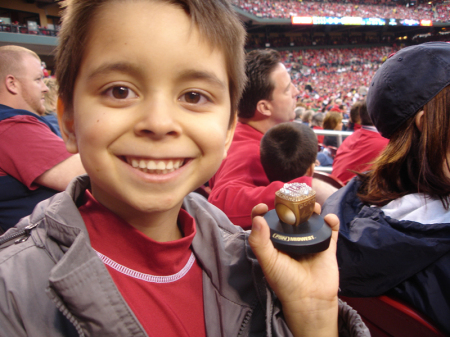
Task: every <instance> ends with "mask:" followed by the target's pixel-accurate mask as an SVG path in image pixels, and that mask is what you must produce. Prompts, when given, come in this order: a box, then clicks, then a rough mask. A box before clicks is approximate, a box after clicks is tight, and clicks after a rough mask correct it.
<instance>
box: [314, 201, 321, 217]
mask: <svg viewBox="0 0 450 337" xmlns="http://www.w3.org/2000/svg"><path fill="white" fill-rule="evenodd" d="M320 212H322V207H320V204H319V203H318V202H316V203H315V204H314V213H317V214H320Z"/></svg>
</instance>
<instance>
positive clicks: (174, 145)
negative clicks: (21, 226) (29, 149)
mask: <svg viewBox="0 0 450 337" xmlns="http://www.w3.org/2000/svg"><path fill="white" fill-rule="evenodd" d="M228 87H229V84H228V75H227V71H226V64H225V57H224V55H223V53H222V52H221V51H220V50H218V49H214V50H212V48H211V47H210V45H209V44H208V42H207V39H206V38H205V37H203V36H200V33H199V31H198V29H197V28H196V27H195V26H192V25H191V22H190V19H189V17H188V16H187V15H186V14H185V12H184V11H183V10H182V9H180V8H178V7H176V6H173V5H168V4H165V3H160V2H152V1H150V2H147V1H132V2H131V1H130V2H112V3H110V4H108V6H105V7H104V8H103V9H102V10H101V11H100V13H99V15H98V16H97V17H96V23H95V25H93V27H92V29H91V32H90V36H89V40H88V42H87V47H86V54H85V55H84V57H83V61H82V64H81V67H80V70H79V73H78V76H77V80H76V82H75V91H74V106H73V120H72V119H71V118H70V117H68V118H66V121H65V125H66V129H67V130H68V137H69V139H68V141H67V142H66V143H67V146H68V149H69V150H71V151H72V152H76V151H79V152H80V155H81V159H82V161H83V164H84V166H85V168H86V171H87V172H88V174H89V176H90V178H91V185H92V192H93V195H94V197H95V198H96V199H97V200H98V201H99V202H101V203H102V204H103V205H104V206H106V207H108V208H109V209H110V210H112V211H113V212H114V213H116V214H118V215H119V216H121V217H122V218H123V219H125V220H126V221H128V222H129V223H130V224H131V225H133V226H135V227H136V228H138V229H140V230H142V231H144V232H146V228H148V227H149V225H150V226H155V225H156V226H157V225H163V224H162V222H168V221H169V222H171V223H172V222H173V225H174V226H176V218H177V215H178V211H179V207H180V205H181V203H182V200H183V198H184V197H185V196H186V195H187V194H188V193H189V192H191V191H193V190H194V189H196V188H197V187H198V186H200V185H201V184H203V183H204V182H206V181H207V180H208V179H209V178H210V177H211V176H212V175H213V174H214V173H215V171H216V170H217V169H218V167H219V166H220V163H221V161H222V159H223V157H224V155H225V153H226V149H227V146H228V145H229V143H230V142H231V139H232V134H233V127H231V128H228V124H229V118H230V109H231V107H230V93H229V88H228ZM67 114H68V113H67V112H66V115H67ZM157 219H164V221H159V220H157ZM158 222H159V223H158ZM166 230H167V228H166ZM169 232H170V231H169ZM147 234H148V232H147ZM165 239H167V238H163V239H162V240H165Z"/></svg>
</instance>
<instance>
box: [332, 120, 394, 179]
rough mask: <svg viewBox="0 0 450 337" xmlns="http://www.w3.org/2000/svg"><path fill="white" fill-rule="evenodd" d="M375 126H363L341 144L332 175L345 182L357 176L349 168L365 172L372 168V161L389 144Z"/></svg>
mask: <svg viewBox="0 0 450 337" xmlns="http://www.w3.org/2000/svg"><path fill="white" fill-rule="evenodd" d="M388 142H389V139H386V138H384V137H382V136H381V135H380V134H379V133H378V131H376V129H375V128H374V127H367V126H363V127H362V128H361V129H359V130H357V131H355V132H354V133H353V134H352V135H351V136H348V137H347V138H346V139H345V140H344V142H343V143H342V144H341V146H339V148H338V150H337V153H336V157H335V158H334V162H333V171H332V175H333V176H334V177H336V178H338V179H339V180H341V181H342V182H343V183H344V184H346V183H347V182H348V181H349V180H350V179H351V178H353V177H354V176H355V174H354V173H352V172H350V171H349V170H354V171H357V172H364V171H367V170H369V169H370V167H371V164H370V163H371V162H372V161H373V160H374V159H375V158H377V157H378V155H379V154H380V152H381V151H383V150H384V148H385V147H386V145H387V144H388Z"/></svg>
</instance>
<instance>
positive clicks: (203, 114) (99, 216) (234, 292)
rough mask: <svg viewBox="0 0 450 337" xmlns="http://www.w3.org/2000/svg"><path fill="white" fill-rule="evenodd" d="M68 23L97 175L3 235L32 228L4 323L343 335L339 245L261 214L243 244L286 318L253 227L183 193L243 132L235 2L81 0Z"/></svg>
mask: <svg viewBox="0 0 450 337" xmlns="http://www.w3.org/2000/svg"><path fill="white" fill-rule="evenodd" d="M59 36H60V45H59V52H58V56H57V69H58V74H57V78H58V81H59V83H60V91H59V93H60V98H61V99H60V101H59V103H58V104H59V106H58V114H59V117H60V119H61V126H62V128H61V131H62V134H63V137H64V139H65V141H66V145H67V148H68V149H69V151H71V152H79V153H80V156H81V158H82V161H83V164H84V166H85V168H86V172H87V173H88V177H87V176H84V177H79V178H78V179H77V180H75V181H74V182H73V183H72V184H71V186H69V188H68V189H67V190H66V192H64V193H61V194H58V195H57V196H55V197H54V198H52V199H49V200H46V201H44V202H43V203H41V204H40V205H39V206H38V207H37V209H36V210H35V212H34V213H33V214H32V215H31V217H29V218H27V219H25V220H24V221H23V222H21V223H19V224H18V225H17V227H18V229H15V230H11V231H10V232H9V233H6V234H5V235H6V236H8V235H12V234H14V232H16V231H18V230H20V228H23V227H24V226H27V225H28V226H29V227H28V228H26V230H25V235H23V236H22V237H21V239H20V242H19V241H18V242H19V243H18V244H16V245H14V244H13V245H10V246H9V247H7V248H6V249H4V250H3V252H2V254H1V256H0V282H1V288H0V289H1V290H0V291H2V292H3V297H2V298H3V299H7V300H2V301H1V303H0V325H1V327H2V330H3V332H4V333H6V335H8V336H25V335H29V336H72V335H78V336H106V335H107V336H146V335H151V336H237V335H242V336H247V335H254V334H258V335H260V334H261V332H263V331H265V330H267V334H268V335H269V334H272V335H276V336H280V335H288V336H290V335H291V332H290V331H289V330H291V331H292V334H294V335H298V336H300V335H314V336H322V335H324V336H325V335H326V336H329V335H336V334H337V325H338V323H337V321H338V320H337V312H338V299H337V289H338V284H337V279H338V275H337V264H336V258H335V246H336V244H335V242H333V244H332V247H331V248H330V250H329V251H327V252H325V253H323V254H318V255H315V256H314V257H313V258H312V259H311V258H309V261H307V262H305V263H302V262H298V261H296V260H293V259H291V258H289V257H288V256H286V255H283V254H281V253H279V252H277V251H275V250H274V248H273V246H271V245H270V240H269V230H268V227H267V224H265V223H264V221H262V218H260V217H255V220H254V223H255V225H254V228H253V233H252V234H251V236H250V237H249V238H248V241H249V242H251V245H252V246H253V249H254V252H255V254H256V255H257V256H258V258H259V260H260V261H261V262H260V263H261V266H262V269H263V270H264V272H265V276H266V279H267V281H268V283H269V284H270V285H271V287H272V289H273V290H274V292H275V293H276V294H277V295H278V299H279V300H280V301H281V304H282V305H283V310H284V316H283V314H282V313H281V310H280V304H279V301H278V299H276V298H275V297H274V296H273V295H272V292H271V291H268V288H266V286H265V284H264V279H263V278H262V276H263V275H262V272H261V269H260V268H259V265H258V263H257V261H256V259H254V258H252V255H251V251H250V250H249V249H248V245H247V244H246V243H247V242H248V241H247V237H248V233H245V232H243V231H241V230H239V229H238V228H235V227H233V226H232V225H231V224H230V223H229V222H228V220H227V219H226V217H225V216H224V215H223V213H221V212H220V211H218V210H217V209H215V208H214V207H213V206H211V205H209V204H208V203H207V202H206V201H202V200H201V199H199V198H201V197H199V198H198V197H196V196H193V195H188V196H187V197H186V195H187V194H188V193H189V192H191V191H192V190H194V189H195V188H197V187H198V186H200V185H201V184H203V183H205V182H206V181H207V180H208V178H210V177H211V176H212V175H213V173H214V172H215V170H217V168H218V167H219V165H220V162H221V160H222V158H223V157H224V156H225V154H226V150H227V148H228V146H229V143H230V141H231V138H232V135H233V129H234V124H235V117H234V114H231V115H230V111H234V109H235V106H236V102H237V100H238V99H239V95H240V92H241V90H242V89H241V88H242V86H243V83H244V76H243V75H242V74H243V71H242V69H243V55H242V47H243V41H244V31H243V29H242V27H241V25H240V24H239V22H238V21H237V19H236V17H235V14H234V12H233V10H232V8H231V6H230V5H229V4H228V3H227V2H225V1H219V0H216V1H162V0H161V1H92V0H83V1H82V0H73V1H70V2H69V5H68V8H67V12H66V14H65V16H64V18H63V26H62V30H61V32H60V35H59ZM266 210H267V208H265V207H264V206H261V205H260V206H258V208H256V209H255V212H254V214H255V215H256V214H261V213H263V212H264V211H266ZM335 219H336V218H335V217H330V218H328V221H329V222H330V223H331V224H332V225H333V229H334V230H335V232H334V234H335V236H336V235H337V232H336V229H337V227H338V224H337V222H336V221H335ZM5 245H8V243H5ZM275 261H276V264H275ZM312 266H314V267H312ZM311 267H312V268H311ZM311 274H312V275H313V276H310V275H311ZM27 279H28V280H29V281H26V280H27ZM330 279H331V282H330ZM31 280H32V281H31ZM44 289H45V290H44ZM44 291H45V292H46V293H47V295H48V296H46V294H43V293H44ZM6 294H7V295H6ZM49 298H50V299H49ZM266 307H267V308H270V310H268V311H267V312H266ZM341 308H343V307H342V306H341ZM36 309H38V310H36ZM344 315H345V314H344ZM288 327H289V328H288Z"/></svg>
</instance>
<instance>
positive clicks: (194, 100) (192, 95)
mask: <svg viewBox="0 0 450 337" xmlns="http://www.w3.org/2000/svg"><path fill="white" fill-rule="evenodd" d="M179 99H180V101H182V102H186V103H189V104H202V103H206V102H209V101H210V100H209V99H208V98H207V97H205V95H203V94H201V93H199V92H196V91H190V92H186V93H184V94H183V95H181V97H180V98H179Z"/></svg>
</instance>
